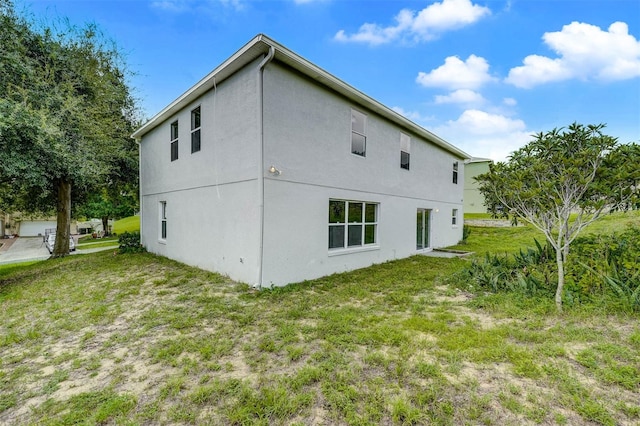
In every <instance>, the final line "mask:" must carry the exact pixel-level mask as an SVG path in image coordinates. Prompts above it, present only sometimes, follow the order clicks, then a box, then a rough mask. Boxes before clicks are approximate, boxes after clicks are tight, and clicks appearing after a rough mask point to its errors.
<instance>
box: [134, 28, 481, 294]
mask: <svg viewBox="0 0 640 426" xmlns="http://www.w3.org/2000/svg"><path fill="white" fill-rule="evenodd" d="M133 137H134V138H136V139H137V140H138V141H139V143H140V204H141V222H142V225H141V235H142V244H144V246H145V247H146V248H147V249H148V250H149V251H151V252H153V253H157V254H160V255H163V256H167V257H169V258H172V259H176V260H179V261H181V262H184V263H187V264H189V265H194V266H198V267H201V268H203V269H207V270H211V271H217V272H220V273H223V274H226V275H228V276H229V277H231V278H232V279H235V280H238V281H241V282H246V283H248V284H250V285H254V286H259V287H270V286H282V285H286V284H288V283H293V282H299V281H303V280H306V279H312V278H317V277H320V276H324V275H328V274H332V273H335V272H341V271H347V270H352V269H357V268H362V267H366V266H369V265H371V264H374V263H381V262H385V261H388V260H392V259H398V258H403V257H408V256H411V255H414V254H417V253H421V252H425V251H428V250H431V249H432V248H435V247H443V246H448V245H452V244H455V243H457V242H458V241H459V240H460V239H461V237H462V221H463V217H462V198H463V182H464V176H463V174H464V167H463V164H464V160H465V159H466V158H468V157H469V156H468V155H467V154H466V153H464V152H463V151H461V150H459V149H458V148H456V147H454V146H452V145H451V144H449V143H447V142H446V141H444V140H443V139H441V138H439V137H437V136H436V135H434V134H432V133H430V132H429V131H427V130H425V129H424V128H422V127H420V126H418V125H416V124H414V123H412V122H411V121H409V120H407V119H406V118H404V117H402V116H401V115H399V114H397V113H396V112H394V111H392V110H391V109H389V108H387V107H386V106H384V105H382V104H380V103H379V102H377V101H375V100H374V99H372V98H370V97H369V96H367V95H365V94H363V93H361V92H359V91H358V90H356V89H354V88H353V87H351V86H349V85H348V84H346V83H344V82H343V81H341V80H339V79H338V78H336V77H334V76H333V75H331V74H329V73H327V72H326V71H324V70H322V69H321V68H319V67H317V66H316V65H314V64H312V63H310V62H309V61H307V60H305V59H303V58H302V57H300V56H298V55H297V54H295V53H293V52H292V51H290V50H288V49H287V48H285V47H284V46H282V45H280V44H278V43H277V42H275V41H274V40H272V39H270V38H268V37H266V36H264V35H258V36H256V37H255V38H254V39H253V40H251V41H250V42H249V43H248V44H246V45H245V46H244V47H242V48H241V49H240V50H239V51H238V52H236V53H235V54H234V55H233V56H231V57H230V58H229V59H227V60H226V61H225V62H224V63H223V64H221V65H220V66H219V67H217V68H216V69H215V70H213V71H212V72H211V73H210V74H209V75H207V76H206V77H204V78H203V79H202V80H201V81H200V82H198V83H197V84H196V85H195V86H193V87H192V88H190V89H189V90H188V91H187V92H185V93H184V94H183V95H182V96H180V97H179V98H178V99H176V100H175V101H174V102H172V103H171V104H170V105H168V106H167V107H166V108H164V109H163V110H162V111H160V113H158V115H156V116H155V117H153V118H152V119H151V120H150V121H149V122H147V123H146V124H145V125H144V126H142V127H141V128H140V129H139V130H137V131H136V132H135V133H134V134H133Z"/></svg>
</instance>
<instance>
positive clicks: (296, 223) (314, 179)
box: [263, 64, 464, 286]
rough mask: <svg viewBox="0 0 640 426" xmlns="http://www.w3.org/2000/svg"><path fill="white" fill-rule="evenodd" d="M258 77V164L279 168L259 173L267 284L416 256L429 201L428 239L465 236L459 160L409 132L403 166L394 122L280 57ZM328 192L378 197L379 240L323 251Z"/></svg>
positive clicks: (438, 243)
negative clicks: (419, 217)
mask: <svg viewBox="0 0 640 426" xmlns="http://www.w3.org/2000/svg"><path fill="white" fill-rule="evenodd" d="M264 81H265V84H264V87H265V95H264V99H265V112H264V116H265V120H264V125H265V130H264V133H265V162H264V168H265V170H266V169H267V168H268V167H269V166H270V165H274V166H275V167H276V168H278V169H279V170H281V171H282V173H281V174H280V175H279V176H270V175H269V174H267V175H266V180H265V224H266V225H265V239H264V274H263V280H264V281H263V284H264V285H267V286H268V285H284V284H287V283H289V282H296V281H301V280H304V279H310V278H316V277H320V276H323V275H327V274H331V273H334V272H340V271H346V270H352V269H357V268H361V267H365V266H369V265H371V264H373V263H380V262H385V261H387V260H391V259H397V258H403V257H407V256H411V255H413V254H416V253H417V251H416V211H417V209H418V208H423V209H431V219H432V223H431V247H443V246H448V245H453V244H455V243H457V242H458V241H459V240H460V239H461V238H462V193H463V185H462V182H463V179H464V167H463V166H462V160H460V159H457V158H455V157H454V156H453V155H452V154H450V153H447V152H446V151H444V150H442V149H440V148H438V147H436V146H434V145H432V144H430V143H427V142H426V141H424V140H420V139H418V138H417V137H416V136H415V135H413V134H409V136H411V147H410V153H411V165H410V170H408V171H407V170H404V169H401V168H400V132H401V129H400V128H399V127H397V126H396V125H394V124H393V123H390V122H389V121H387V120H384V119H381V118H379V117H377V116H376V115H375V114H374V113H371V112H370V111H366V110H364V109H362V108H360V107H358V106H356V105H353V104H352V103H350V102H348V101H346V100H345V99H344V98H342V97H340V96H337V95H335V94H332V93H330V92H327V91H326V90H324V89H323V88H321V87H320V86H318V85H317V84H315V83H314V82H311V81H310V80H308V79H306V78H304V77H301V76H299V75H298V74H295V73H292V72H290V71H288V70H287V69H286V68H284V67H281V66H278V65H277V64H270V65H269V66H268V67H267V68H266V70H265V80H264ZM352 108H354V109H357V110H359V111H361V112H363V113H365V114H366V115H367V152H366V157H364V158H363V157H360V156H357V155H354V154H352V153H351V109H352ZM403 132H404V133H406V131H403ZM454 161H459V176H458V182H459V183H458V184H453V182H452V172H453V162H454ZM329 199H344V200H354V201H366V202H373V203H379V210H378V214H379V219H378V238H377V242H378V244H376V246H373V247H362V248H358V249H352V250H349V249H346V250H329V249H328V203H329ZM452 209H458V218H459V220H458V225H457V226H452V224H451V212H452Z"/></svg>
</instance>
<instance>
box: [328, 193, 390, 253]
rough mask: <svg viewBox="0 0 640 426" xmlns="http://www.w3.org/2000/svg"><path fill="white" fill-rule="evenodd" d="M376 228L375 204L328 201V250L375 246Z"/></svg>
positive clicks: (376, 214)
mask: <svg viewBox="0 0 640 426" xmlns="http://www.w3.org/2000/svg"><path fill="white" fill-rule="evenodd" d="M377 228H378V205H377V204H374V203H366V202H363V201H342V200H329V249H339V248H346V247H349V248H352V247H362V246H367V245H372V244H375V243H376V242H377Z"/></svg>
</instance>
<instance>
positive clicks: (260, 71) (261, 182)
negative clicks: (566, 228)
mask: <svg viewBox="0 0 640 426" xmlns="http://www.w3.org/2000/svg"><path fill="white" fill-rule="evenodd" d="M275 54H276V49H275V48H274V47H273V46H272V45H269V53H268V54H267V56H265V58H264V59H263V60H262V62H260V65H258V132H260V136H259V137H260V159H259V161H258V191H259V194H258V199H259V200H260V220H259V226H260V251H259V252H258V282H257V283H255V284H254V288H258V289H260V288H262V264H263V261H264V121H263V112H264V105H263V98H264V93H263V75H264V72H263V71H264V68H265V67H266V66H267V64H268V63H269V62H271V60H272V59H273V57H274V56H275Z"/></svg>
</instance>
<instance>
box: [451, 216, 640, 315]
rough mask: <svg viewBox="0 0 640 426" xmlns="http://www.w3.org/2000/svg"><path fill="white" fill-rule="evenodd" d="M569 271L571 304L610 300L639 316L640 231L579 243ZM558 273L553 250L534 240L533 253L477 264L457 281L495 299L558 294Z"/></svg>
mask: <svg viewBox="0 0 640 426" xmlns="http://www.w3.org/2000/svg"><path fill="white" fill-rule="evenodd" d="M565 265H566V268H567V270H566V278H567V284H566V287H565V292H566V297H567V301H568V302H571V303H581V302H584V301H589V300H595V299H599V300H604V299H607V300H610V301H611V302H613V303H614V304H615V305H617V306H619V307H622V308H624V309H628V310H633V311H640V227H637V226H631V227H629V228H627V229H626V230H625V231H623V232H622V233H614V234H611V235H593V236H585V237H581V238H578V239H576V240H575V241H574V243H573V244H572V246H571V254H570V256H569V262H567V263H566V264H565ZM556 268H557V266H556V262H555V252H554V250H553V248H552V247H551V246H550V244H548V243H546V244H544V245H542V244H541V243H540V242H538V241H537V240H535V247H534V248H531V247H530V248H527V249H526V250H520V251H519V253H515V254H513V255H512V256H509V255H506V254H505V255H502V256H499V255H495V254H486V255H485V258H484V259H475V260H473V261H472V263H471V265H470V266H468V267H467V268H465V270H464V271H463V272H462V273H461V274H459V275H458V276H457V277H455V278H454V281H457V282H458V283H459V284H461V285H463V286H468V285H469V284H471V285H472V286H475V287H477V288H479V289H482V290H485V291H491V292H494V293H496V292H501V291H508V292H520V293H523V294H527V295H534V294H539V293H548V294H553V291H554V289H555V286H556V282H555V280H556V276H557V274H556Z"/></svg>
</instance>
